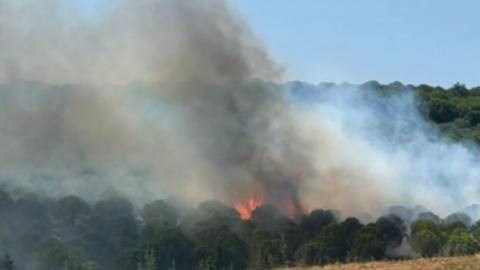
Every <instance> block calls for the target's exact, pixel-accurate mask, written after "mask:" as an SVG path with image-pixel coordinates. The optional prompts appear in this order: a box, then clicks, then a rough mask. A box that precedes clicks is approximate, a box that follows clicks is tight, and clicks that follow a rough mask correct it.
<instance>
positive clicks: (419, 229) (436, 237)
mask: <svg viewBox="0 0 480 270" xmlns="http://www.w3.org/2000/svg"><path fill="white" fill-rule="evenodd" d="M409 242H410V245H411V246H412V248H413V249H414V250H415V251H416V252H418V253H420V254H421V255H422V256H423V257H432V256H435V255H438V254H440V251H441V249H442V246H443V244H444V242H445V241H444V237H443V235H442V230H441V228H440V225H439V224H438V223H435V222H434V221H431V220H426V219H424V220H418V221H416V222H414V223H412V225H411V234H410V239H409Z"/></svg>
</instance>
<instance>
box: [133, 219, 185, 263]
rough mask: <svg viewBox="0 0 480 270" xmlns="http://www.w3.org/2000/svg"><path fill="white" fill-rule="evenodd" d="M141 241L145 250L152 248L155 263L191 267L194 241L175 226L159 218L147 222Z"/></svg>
mask: <svg viewBox="0 0 480 270" xmlns="http://www.w3.org/2000/svg"><path fill="white" fill-rule="evenodd" d="M142 242H143V243H144V245H145V249H146V250H150V251H149V252H151V250H154V255H155V258H156V265H157V266H158V267H159V268H160V269H167V268H168V267H170V266H172V264H175V266H176V268H177V269H191V268H192V263H193V247H194V243H193V242H192V241H191V240H190V239H189V238H188V237H187V236H186V235H185V234H184V233H183V232H182V231H181V230H180V229H179V228H177V227H175V226H172V225H170V224H169V223H167V222H165V221H161V220H155V221H153V222H151V223H148V224H147V225H146V226H145V227H144V228H143V229H142Z"/></svg>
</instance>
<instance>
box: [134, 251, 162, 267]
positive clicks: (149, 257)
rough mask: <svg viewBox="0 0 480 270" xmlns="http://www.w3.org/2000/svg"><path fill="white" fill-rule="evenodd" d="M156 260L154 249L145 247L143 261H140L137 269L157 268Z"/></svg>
mask: <svg viewBox="0 0 480 270" xmlns="http://www.w3.org/2000/svg"><path fill="white" fill-rule="evenodd" d="M157 269H158V268H157V260H156V258H155V250H154V249H151V248H149V249H147V250H146V251H145V257H144V262H143V263H140V264H139V266H138V270H157Z"/></svg>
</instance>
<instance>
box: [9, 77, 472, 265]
mask: <svg viewBox="0 0 480 270" xmlns="http://www.w3.org/2000/svg"><path fill="white" fill-rule="evenodd" d="M360 87H361V88H364V90H365V91H377V92H378V93H381V94H384V95H390V94H395V93H398V92H399V91H410V90H408V89H411V90H412V91H413V93H415V94H416V97H417V98H418V106H419V109H420V112H421V113H422V114H424V116H425V118H427V119H429V120H430V121H431V122H433V123H436V124H438V125H439V130H440V132H441V133H442V134H444V135H445V136H446V137H447V138H449V139H451V140H454V141H462V142H466V143H468V142H472V141H474V142H476V143H480V126H479V125H478V124H479V123H480V87H475V88H471V89H467V88H466V87H465V86H464V85H462V84H455V85H454V86H452V87H451V88H448V89H443V88H441V87H431V86H428V85H419V86H412V85H407V86H405V85H402V84H401V83H398V82H395V83H391V84H388V85H380V84H378V83H377V82H368V83H366V84H363V85H361V86H360ZM372 89H373V90H372ZM179 201H181V200H180V199H164V200H162V199H159V200H156V201H153V202H151V203H148V204H146V205H144V206H143V207H139V209H137V207H136V206H134V205H133V204H132V203H131V202H130V201H129V199H128V198H125V197H122V196H120V195H118V194H117V195H116V194H109V195H106V196H105V198H104V199H102V200H100V201H97V202H87V201H85V200H84V199H82V198H80V197H77V196H73V195H71V196H66V197H61V198H45V197H44V196H40V195H37V194H34V193H31V192H26V191H24V190H20V191H19V190H17V189H12V188H11V187H8V188H7V187H6V188H4V189H3V190H0V217H1V218H0V251H1V252H2V255H1V256H2V257H1V259H0V269H2V270H3V269H39V270H40V269H42V270H43V269H45V270H47V269H48V270H50V269H62V270H64V269H70V270H91V269H132V270H133V269H140V270H153V269H272V268H277V267H282V266H290V265H324V264H330V263H337V262H340V263H344V262H351V261H370V260H383V259H386V258H388V259H398V258H409V257H417V256H424V257H432V256H461V255H469V254H474V253H476V252H479V251H480V222H475V220H474V219H473V217H474V216H475V215H469V214H470V213H475V212H476V211H477V210H478V209H477V207H476V206H471V207H470V209H467V210H465V211H463V212H456V213H452V214H451V215H449V216H447V217H445V218H440V217H439V216H437V215H436V214H435V213H432V212H430V211H428V209H426V208H424V207H421V206H418V207H415V208H412V209H410V208H407V207H404V206H388V205H385V212H384V215H383V216H381V217H379V218H375V219H374V218H372V217H370V216H369V215H365V216H363V217H358V218H357V217H344V216H342V214H341V213H340V212H337V211H336V210H334V209H332V210H328V209H316V210H313V211H309V212H308V213H304V214H303V215H302V216H300V217H298V218H297V219H296V220H291V219H289V218H287V217H286V216H285V215H284V214H283V213H282V212H281V211H280V210H279V209H278V208H277V207H275V206H274V205H269V204H264V205H261V206H259V207H257V208H256V209H255V210H253V212H252V213H251V216H250V218H249V219H242V218H241V216H240V214H239V213H238V212H237V210H236V209H235V208H234V207H233V206H230V205H226V204H223V203H222V202H218V201H206V202H203V203H200V204H199V205H198V206H197V207H195V208H191V207H190V206H187V205H184V204H182V203H181V202H179ZM469 211H470V212H469Z"/></svg>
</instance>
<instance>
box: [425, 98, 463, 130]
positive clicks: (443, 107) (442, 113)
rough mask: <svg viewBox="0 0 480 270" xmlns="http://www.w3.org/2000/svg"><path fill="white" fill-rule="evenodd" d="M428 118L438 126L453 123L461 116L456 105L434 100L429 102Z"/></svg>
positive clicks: (442, 100) (446, 101)
mask: <svg viewBox="0 0 480 270" xmlns="http://www.w3.org/2000/svg"><path fill="white" fill-rule="evenodd" d="M428 116H429V118H430V119H432V120H433V121H435V122H436V123H438V124H441V123H447V122H451V121H453V119H455V118H457V117H458V116H459V113H458V110H457V108H456V107H455V105H454V104H452V103H451V102H450V101H448V100H444V99H439V98H432V99H431V100H430V101H429V102H428Z"/></svg>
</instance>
